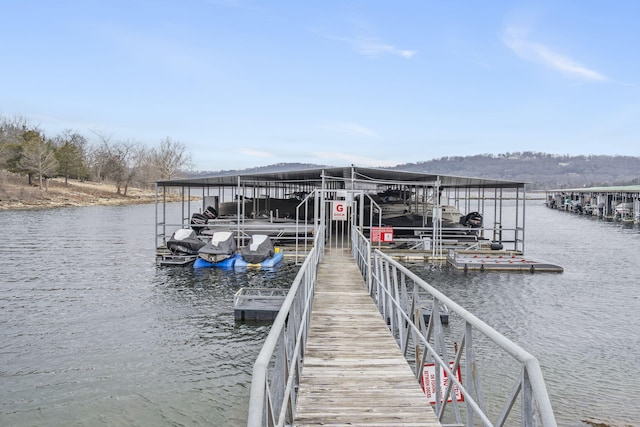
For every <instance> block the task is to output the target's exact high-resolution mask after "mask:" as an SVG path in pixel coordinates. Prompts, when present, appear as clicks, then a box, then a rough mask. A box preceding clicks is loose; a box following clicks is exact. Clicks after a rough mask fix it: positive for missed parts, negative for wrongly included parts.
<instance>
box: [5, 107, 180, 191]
mask: <svg viewBox="0 0 640 427" xmlns="http://www.w3.org/2000/svg"><path fill="white" fill-rule="evenodd" d="M191 167H192V162H191V155H190V154H189V153H188V152H187V151H186V147H185V146H184V144H182V143H180V142H179V141H174V140H172V139H171V138H169V137H167V138H164V139H163V140H161V141H160V142H159V144H158V145H157V146H154V147H147V146H144V145H142V144H140V143H138V142H135V141H132V140H119V139H115V138H113V136H112V135H110V134H107V133H105V132H100V131H94V132H93V138H92V140H89V139H88V138H87V137H86V136H84V135H82V134H80V133H78V132H76V131H74V130H71V129H65V130H63V131H62V132H60V133H59V134H57V135H54V136H53V137H48V136H46V135H45V133H44V132H43V131H42V130H40V129H39V128H38V127H37V126H34V125H32V124H30V123H29V121H28V120H27V119H25V118H23V117H4V116H0V170H6V171H9V172H12V173H17V174H20V175H23V176H25V177H26V179H28V182H29V184H30V185H33V184H34V180H37V183H38V185H39V187H40V188H41V189H42V188H43V182H45V183H46V181H47V180H48V179H50V178H58V177H63V178H64V179H65V183H68V180H69V179H78V180H83V181H84V180H91V181H96V182H103V181H111V182H113V183H115V185H116V191H117V193H118V194H123V195H126V194H127V189H128V188H129V187H130V186H136V187H140V188H146V187H149V186H151V185H152V184H153V183H154V182H155V181H158V180H168V179H173V178H178V177H180V176H181V175H182V173H183V171H185V170H188V169H189V168H191Z"/></svg>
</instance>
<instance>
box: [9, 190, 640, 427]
mask: <svg viewBox="0 0 640 427" xmlns="http://www.w3.org/2000/svg"><path fill="white" fill-rule="evenodd" d="M153 221H154V212H153V206H130V207H91V208H70V209H57V210H44V211H30V212H0V224H1V225H2V230H3V234H4V239H3V244H2V245H0V325H1V326H2V327H1V328H0V425H3V426H4V425H10V426H68V425H76V426H100V425H104V426H115V425H133V426H196V425H202V426H204V425H216V426H223V425H224V426H227V425H229V426H235V425H245V424H246V413H247V404H248V394H249V384H250V381H251V368H252V365H253V361H254V360H255V358H256V356H257V354H258V352H259V349H260V347H261V345H262V341H263V340H264V338H265V337H266V334H267V333H268V326H260V325H245V324H236V323H235V321H234V319H233V307H232V297H233V294H234V293H235V292H236V291H237V290H238V289H239V288H240V287H241V286H264V285H265V283H266V282H267V281H268V283H270V284H272V285H273V286H286V285H287V284H289V283H290V282H291V280H292V279H293V277H294V275H295V272H296V267H295V266H292V265H283V266H282V267H281V268H279V269H277V270H276V271H273V272H260V271H257V272H256V271H252V272H236V271H231V272H225V271H220V270H215V269H207V270H205V271H201V272H194V270H193V269H192V268H190V267H187V268H182V267H169V268H167V267H162V268H159V267H156V266H155V259H154V241H153V234H154V226H153ZM639 247H640V229H639V228H634V227H625V226H622V225H620V224H615V223H605V222H601V221H598V220H593V219H591V218H585V217H577V216H573V215H570V214H566V213H564V212H558V211H553V210H549V209H547V208H545V207H543V206H541V205H539V204H538V203H537V202H531V203H529V205H528V206H527V255H528V256H531V257H533V256H535V257H538V258H544V259H547V260H550V261H552V262H555V263H557V264H560V265H562V266H563V267H564V268H565V272H564V273H562V274H533V275H532V274H518V273H515V274H514V273H509V274H502V273H462V272H457V271H452V270H450V269H447V268H445V269H442V270H432V269H430V268H427V267H425V266H423V265H421V264H412V265H411V268H412V269H413V270H415V271H417V272H419V273H420V274H421V275H422V276H424V277H425V278H427V279H428V281H429V282H430V283H431V284H433V285H434V286H436V287H439V288H440V289H442V290H443V291H444V292H445V293H446V294H447V295H449V296H450V297H451V298H453V299H454V300H456V301H457V302H458V303H460V304H461V305H463V306H464V307H466V308H467V309H469V310H471V311H472V312H474V313H475V314H476V315H478V316H479V317H480V318H481V319H483V320H484V321H486V322H487V323H488V324H490V325H491V326H493V327H495V328H496V329H498V330H499V331H500V332H502V333H503V334H505V335H507V336H508V337H509V338H511V339H513V340H514V341H516V342H517V343H519V344H521V345H522V346H523V347H525V349H527V350H528V351H529V352H531V353H532V354H534V355H535V356H536V357H538V358H539V360H540V361H541V364H542V368H543V373H544V375H545V379H546V381H547V387H548V389H549V392H550V394H551V398H552V404H553V406H554V409H555V412H556V415H557V419H558V423H559V425H561V426H580V425H582V424H581V422H580V420H582V419H591V420H598V421H603V422H608V423H611V424H612V425H636V426H640V409H639V408H638V405H637V404H636V403H635V400H636V399H637V398H638V397H639V396H640V374H639V372H640V333H639V332H638V331H640V300H639V297H638V292H637V289H636V286H637V284H638V282H639V281H640V280H639V279H640V272H639V271H640V270H639V269H638V268H637V266H638V264H640V252H639V251H638V248H639Z"/></svg>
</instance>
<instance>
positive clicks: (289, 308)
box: [247, 226, 324, 426]
mask: <svg viewBox="0 0 640 427" xmlns="http://www.w3.org/2000/svg"><path fill="white" fill-rule="evenodd" d="M323 252H324V228H323V227H322V226H320V227H319V232H318V233H317V234H316V238H315V245H314V247H313V248H312V249H311V251H310V252H309V255H308V256H307V258H306V260H305V261H304V263H303V264H302V266H301V267H300V270H299V272H298V274H297V275H296V278H295V279H294V281H293V284H292V285H291V288H290V290H289V293H288V294H287V298H286V299H285V301H284V303H283V304H282V307H281V309H280V312H279V313H278V316H277V317H276V319H275V320H274V322H273V326H272V327H271V330H270V332H269V335H268V336H267V338H266V340H265V343H264V345H263V347H262V350H261V351H260V354H259V355H258V358H257V359H256V362H255V364H254V366H253V376H252V379H251V395H250V401H249V415H248V420H247V425H248V426H284V425H290V424H291V423H292V422H293V417H294V413H295V405H296V402H297V393H298V384H299V381H300V374H301V371H302V360H303V358H304V351H305V344H306V341H307V332H308V327H309V320H310V318H311V308H312V305H313V295H314V290H315V284H316V277H317V269H318V264H319V263H320V260H321V259H322V254H323Z"/></svg>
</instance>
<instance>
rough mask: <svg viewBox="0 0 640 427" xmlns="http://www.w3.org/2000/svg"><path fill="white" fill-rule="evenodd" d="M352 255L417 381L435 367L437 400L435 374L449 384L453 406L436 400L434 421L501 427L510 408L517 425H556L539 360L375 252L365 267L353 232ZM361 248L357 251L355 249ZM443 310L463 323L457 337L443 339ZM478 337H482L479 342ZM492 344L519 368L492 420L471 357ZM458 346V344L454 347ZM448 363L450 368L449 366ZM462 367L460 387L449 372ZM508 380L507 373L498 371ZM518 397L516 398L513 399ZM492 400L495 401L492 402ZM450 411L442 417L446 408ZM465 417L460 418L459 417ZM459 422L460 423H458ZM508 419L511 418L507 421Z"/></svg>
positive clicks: (365, 254)
mask: <svg viewBox="0 0 640 427" xmlns="http://www.w3.org/2000/svg"><path fill="white" fill-rule="evenodd" d="M353 240H354V256H356V257H357V258H358V261H357V263H358V265H359V266H360V269H361V271H362V274H363V275H364V276H365V278H367V284H368V289H369V292H370V294H371V296H372V298H373V299H374V301H375V302H376V304H377V305H378V309H379V310H380V313H381V314H382V316H383V317H384V318H385V319H387V322H388V324H389V328H390V330H391V333H392V334H393V335H394V336H395V338H396V340H397V341H398V344H399V346H400V348H401V350H402V352H403V353H404V355H405V357H407V359H412V358H413V365H412V367H413V369H414V373H415V375H416V379H420V378H422V374H423V369H424V365H425V363H434V364H435V365H436V369H435V372H436V381H435V383H436V393H435V395H436V396H440V393H441V390H440V370H439V369H437V368H438V367H439V368H441V369H442V370H444V372H445V373H446V376H447V378H449V379H451V381H449V382H448V386H447V388H446V390H445V391H444V395H445V396H451V398H452V402H451V403H450V404H449V403H448V402H447V400H444V401H442V400H437V401H436V404H435V408H434V409H435V411H436V415H437V416H438V419H439V420H440V421H443V420H444V419H445V415H447V414H448V416H450V417H451V416H453V417H454V418H455V422H456V424H453V425H466V426H473V425H475V424H474V423H475V420H476V419H478V420H479V421H480V423H481V424H482V425H483V426H503V425H505V423H506V422H507V421H508V420H510V418H509V416H510V415H512V409H513V408H514V407H515V406H519V407H520V420H519V422H520V425H522V426H535V425H537V424H538V422H539V423H541V424H542V425H543V426H545V427H554V426H556V421H555V415H554V413H553V409H552V406H551V401H550V399H549V395H548V393H547V389H546V386H545V383H544V379H543V375H542V371H541V369H540V364H539V362H538V360H537V359H536V358H535V357H534V356H532V355H531V354H529V353H528V352H526V351H525V350H523V349H522V348H521V347H519V346H518V345H516V344H515V343H513V342H512V341H511V340H509V339H508V338H506V337H505V336H503V335H502V334H500V333H499V332H497V331H496V330H495V329H493V328H491V327H490V326H488V325H487V324H486V323H484V322H482V321H481V320H480V319H478V318H477V317H475V316H474V315H473V314H471V313H470V312H468V311H467V310H465V309H464V308H462V307H461V306H460V305H458V304H457V303H455V302H454V301H452V300H451V299H449V298H448V297H447V296H445V295H444V294H442V293H440V292H439V291H438V290H436V289H435V288H434V287H432V286H431V285H429V284H428V283H426V282H425V281H424V280H422V279H421V278H420V277H418V276H416V275H415V274H414V273H412V272H411V271H410V270H408V269H407V268H406V267H405V266H403V265H402V264H400V263H399V262H398V261H395V260H394V259H392V258H391V257H389V256H388V255H386V254H384V253H383V252H381V251H379V250H375V251H374V252H373V254H372V256H373V259H372V263H373V267H371V265H370V263H369V262H368V261H369V260H370V259H371V258H369V253H370V252H368V251H370V246H366V240H367V239H366V238H365V237H364V236H362V235H361V234H360V233H359V231H358V230H354V239H353ZM359 246H362V247H359ZM425 295H426V296H428V298H427V300H430V306H431V307H430V310H429V311H430V319H431V320H430V321H429V322H428V323H427V322H425V318H424V316H423V314H424V312H423V310H424V308H425V307H423V306H421V304H422V302H424V301H425ZM443 305H444V306H446V307H447V308H448V310H449V315H450V316H455V317H456V319H457V320H458V321H459V322H462V327H461V329H462V331H463V333H462V336H460V337H458V341H455V337H453V338H452V337H450V336H447V331H448V330H450V328H446V329H445V328H443V326H442V319H441V317H440V310H441V309H442V308H441V307H442V306H443ZM480 337H482V338H480ZM487 339H488V340H490V341H491V342H493V343H494V344H495V345H496V346H497V348H498V349H499V350H501V351H502V352H503V353H504V355H508V356H510V357H511V358H512V359H513V360H514V361H515V364H516V365H517V366H518V370H519V372H517V375H516V379H515V382H514V384H513V387H512V390H511V393H510V394H509V396H508V397H507V399H506V402H505V403H504V406H503V407H502V409H501V410H500V413H499V415H498V417H497V418H496V420H495V421H494V422H492V421H491V420H490V419H489V415H488V410H487V405H486V400H485V398H484V393H483V387H482V381H481V375H480V364H479V363H478V359H477V356H476V348H478V346H479V344H478V343H479V342H480V343H483V342H486V340H487ZM457 342H460V345H459V346H458V345H457V344H455V343H457ZM447 343H449V344H451V343H454V346H455V347H457V348H455V350H454V352H453V354H449V351H448V349H447V347H448V346H447ZM451 361H453V366H451V367H450V365H449V363H450V362H451ZM458 367H462V368H463V371H464V378H466V380H465V382H464V383H461V382H459V381H458V380H457V379H456V377H455V375H454V371H456V370H457V368H458ZM501 374H504V378H505V379H506V378H508V373H507V372H506V371H504V372H501ZM454 385H455V386H456V387H457V388H458V389H459V390H460V392H461V393H462V395H463V396H464V403H462V404H460V403H459V402H457V401H456V398H455V394H454V389H453V386H454ZM518 397H520V399H518ZM492 401H495V399H492ZM449 407H451V411H450V412H449V413H447V409H448V408H449ZM463 415H464V416H463ZM463 418H464V419H465V421H464V423H463ZM511 420H512V418H511Z"/></svg>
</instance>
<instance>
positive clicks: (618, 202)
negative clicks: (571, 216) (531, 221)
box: [546, 185, 640, 224]
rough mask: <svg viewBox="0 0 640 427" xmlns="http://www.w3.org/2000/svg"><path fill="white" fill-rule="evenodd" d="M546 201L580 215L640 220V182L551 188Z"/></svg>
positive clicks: (636, 221) (551, 205)
mask: <svg viewBox="0 0 640 427" xmlns="http://www.w3.org/2000/svg"><path fill="white" fill-rule="evenodd" d="M546 204H547V206H548V207H550V208H552V209H558V210H563V211H566V212H571V213H575V214H579V215H593V216H597V217H599V218H602V219H606V220H611V221H620V222H626V223H632V224H639V223H640V185H623V186H611V187H585V188H565V189H558V190H547V191H546Z"/></svg>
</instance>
